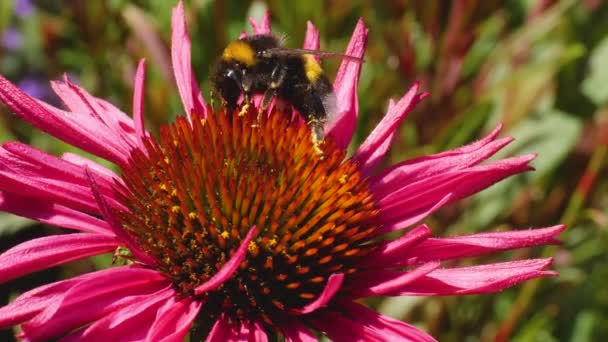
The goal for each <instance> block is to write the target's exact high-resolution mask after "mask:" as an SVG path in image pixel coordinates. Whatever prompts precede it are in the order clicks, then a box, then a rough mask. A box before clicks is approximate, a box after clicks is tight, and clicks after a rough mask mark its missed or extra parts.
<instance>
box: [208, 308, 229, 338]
mask: <svg viewBox="0 0 608 342" xmlns="http://www.w3.org/2000/svg"><path fill="white" fill-rule="evenodd" d="M232 334H233V333H232V326H231V324H230V319H229V318H228V316H226V314H224V313H222V314H221V315H220V317H219V318H218V319H217V321H215V324H214V325H213V328H211V331H210V332H209V335H207V339H206V340H205V341H206V342H224V341H228V336H230V335H232Z"/></svg>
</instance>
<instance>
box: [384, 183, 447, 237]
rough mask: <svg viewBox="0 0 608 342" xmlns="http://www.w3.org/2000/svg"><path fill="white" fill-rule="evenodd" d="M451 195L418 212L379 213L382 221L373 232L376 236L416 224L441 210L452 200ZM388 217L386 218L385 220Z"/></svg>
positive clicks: (396, 209) (401, 210)
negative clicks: (392, 215)
mask: <svg viewBox="0 0 608 342" xmlns="http://www.w3.org/2000/svg"><path fill="white" fill-rule="evenodd" d="M452 197H453V195H452V194H451V193H449V194H447V195H445V196H444V197H442V198H440V199H439V200H438V201H437V202H436V203H434V204H433V205H432V206H429V207H424V208H421V209H418V210H413V211H412V210H407V209H405V208H407V207H403V208H394V209H393V210H390V211H388V210H387V211H385V212H382V211H381V212H380V219H381V220H382V221H383V222H382V225H381V227H380V228H379V229H378V230H377V231H376V232H375V234H376V235H381V234H385V233H388V232H393V231H396V230H401V229H405V228H407V227H409V226H412V225H414V224H416V223H419V222H421V221H422V220H424V219H425V218H427V217H428V216H429V215H431V214H432V213H434V212H435V211H437V210H439V209H441V208H442V207H443V206H444V205H446V204H447V203H448V202H450V201H451V200H452ZM391 214H394V215H399V214H400V215H399V216H398V218H394V217H393V218H391V217H389V215H391ZM387 217H388V218H387Z"/></svg>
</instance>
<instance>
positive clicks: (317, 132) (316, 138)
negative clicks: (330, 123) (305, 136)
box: [308, 117, 325, 159]
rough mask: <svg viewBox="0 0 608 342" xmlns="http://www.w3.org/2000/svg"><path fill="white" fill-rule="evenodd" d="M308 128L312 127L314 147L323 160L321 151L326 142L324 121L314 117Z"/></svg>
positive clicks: (311, 135)
mask: <svg viewBox="0 0 608 342" xmlns="http://www.w3.org/2000/svg"><path fill="white" fill-rule="evenodd" d="M308 126H309V127H310V137H311V139H312V146H313V148H314V150H315V152H316V153H317V154H318V155H319V156H320V157H321V159H323V150H322V149H321V145H322V144H323V142H324V141H325V131H324V128H323V126H324V123H323V121H322V120H320V119H318V118H315V117H313V118H312V119H310V121H308Z"/></svg>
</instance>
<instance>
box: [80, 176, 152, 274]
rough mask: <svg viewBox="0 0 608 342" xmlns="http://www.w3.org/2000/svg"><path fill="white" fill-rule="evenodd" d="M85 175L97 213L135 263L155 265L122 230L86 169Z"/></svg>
mask: <svg viewBox="0 0 608 342" xmlns="http://www.w3.org/2000/svg"><path fill="white" fill-rule="evenodd" d="M85 174H86V176H87V178H88V181H89V184H90V188H91V192H92V194H93V196H94V197H95V200H96V201H97V205H98V207H99V211H100V212H101V214H102V215H103V217H104V219H105V221H106V222H107V223H108V225H109V226H110V228H111V229H112V231H113V232H114V234H115V235H116V236H117V237H118V238H120V240H121V242H122V243H124V245H125V246H126V247H127V248H129V250H130V251H131V254H133V256H134V257H135V258H137V261H139V262H141V263H143V264H146V265H148V266H154V265H156V260H154V258H152V257H151V256H150V255H148V254H147V253H146V252H145V251H143V250H142V249H141V248H140V247H139V246H138V245H137V243H135V241H134V240H133V238H132V237H131V236H130V235H129V234H128V233H127V232H126V231H125V230H124V229H123V228H122V226H121V224H120V221H119V220H118V218H117V217H116V216H115V215H114V212H113V211H112V209H110V206H109V205H108V203H107V202H106V199H105V196H104V195H103V194H102V193H101V192H100V191H99V186H98V185H97V182H96V181H95V179H94V178H93V175H92V173H91V171H90V170H89V169H88V168H85Z"/></svg>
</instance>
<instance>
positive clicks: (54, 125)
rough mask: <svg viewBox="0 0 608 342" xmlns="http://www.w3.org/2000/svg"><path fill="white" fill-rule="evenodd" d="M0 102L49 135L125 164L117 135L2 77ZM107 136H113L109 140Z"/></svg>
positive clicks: (123, 152) (0, 79) (123, 151)
mask: <svg viewBox="0 0 608 342" xmlns="http://www.w3.org/2000/svg"><path fill="white" fill-rule="evenodd" d="M0 101H2V102H4V103H5V104H6V105H7V106H8V107H9V108H10V109H11V110H12V111H14V112H15V114H17V115H19V116H20V117H21V118H23V119H24V120H26V121H28V122H30V123H31V124H32V125H34V126H36V127H37V128H39V129H40V130H42V131H44V132H46V133H49V134H51V135H53V136H55V137H57V138H59V139H61V140H63V141H65V142H67V143H69V144H71V145H74V146H76V147H80V148H82V149H83V150H85V151H88V152H90V153H92V154H94V155H97V156H100V157H102V158H105V159H107V160H109V161H112V162H114V163H117V164H124V163H125V162H126V157H127V155H126V153H127V152H128V151H126V150H124V148H123V146H121V145H119V144H117V143H116V140H117V139H116V138H114V139H112V138H113V137H116V136H117V134H112V133H113V132H107V131H105V130H101V129H100V125H99V123H98V122H97V121H95V120H91V119H90V118H89V119H87V118H85V117H83V116H82V115H81V116H74V115H70V114H68V113H66V112H64V111H61V110H59V109H57V108H54V107H52V106H50V105H48V104H46V103H44V102H41V101H38V100H36V99H34V98H32V97H31V96H29V95H27V94H25V93H24V92H23V91H21V90H20V89H19V88H17V87H15V85H13V84H12V83H11V82H9V81H8V80H7V79H6V78H4V77H2V76H0ZM100 131H103V134H100ZM107 133H110V134H109V136H110V137H108V134H107ZM104 134H105V135H104Z"/></svg>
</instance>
